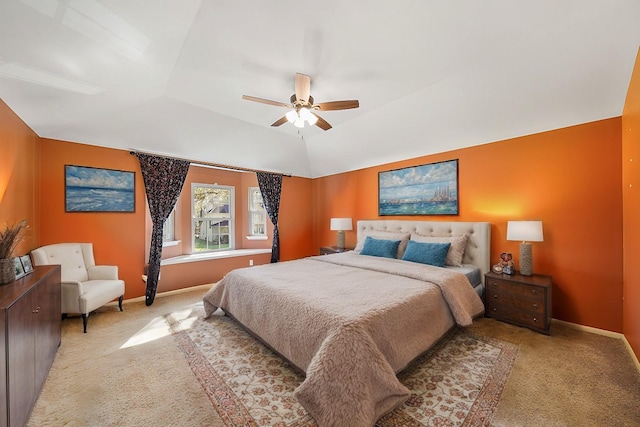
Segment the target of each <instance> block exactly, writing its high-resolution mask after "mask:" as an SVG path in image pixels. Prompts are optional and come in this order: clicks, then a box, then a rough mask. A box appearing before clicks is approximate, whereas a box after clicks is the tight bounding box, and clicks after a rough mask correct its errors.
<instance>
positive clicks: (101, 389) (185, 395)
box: [28, 290, 224, 427]
mask: <svg viewBox="0 0 640 427" xmlns="http://www.w3.org/2000/svg"><path fill="white" fill-rule="evenodd" d="M204 292H205V291H203V290H198V291H195V292H188V293H181V294H174V295H172V296H167V297H161V296H160V295H159V296H158V297H157V298H156V300H155V303H154V304H153V305H152V306H150V307H147V306H145V304H144V302H135V303H125V304H124V307H123V308H124V311H123V312H119V311H118V309H117V307H116V306H106V307H102V308H100V309H99V310H97V311H96V312H95V313H92V314H91V316H89V322H88V326H87V333H86V334H84V333H82V320H81V319H80V317H70V318H68V319H65V320H64V321H63V322H62V344H61V345H60V348H59V349H58V353H57V355H56V359H55V361H54V363H53V366H52V368H51V371H50V373H49V377H48V378H47V381H46V382H45V385H44V387H43V390H42V393H41V395H40V397H39V399H38V401H37V403H36V406H35V408H34V410H33V412H32V414H31V418H30V420H29V424H28V425H29V426H32V427H39V426H213V427H215V426H223V425H224V424H223V423H222V421H221V420H220V417H219V416H218V414H217V413H216V411H215V409H214V408H213V407H212V405H211V402H210V401H209V399H208V397H207V396H206V394H205V393H203V391H202V387H201V386H200V384H199V383H198V381H197V380H196V379H195V377H194V376H193V374H192V372H191V369H190V368H189V365H188V364H187V361H186V360H185V358H184V357H183V355H182V353H181V352H180V350H179V349H178V347H177V346H176V345H175V342H174V339H173V337H172V336H171V334H170V330H169V327H168V325H167V323H166V322H165V320H164V317H163V316H164V315H165V314H167V313H169V312H171V311H172V310H174V309H176V308H178V307H181V306H184V305H186V304H189V303H193V302H194V301H195V300H201V299H202V295H204Z"/></svg>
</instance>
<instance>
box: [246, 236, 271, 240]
mask: <svg viewBox="0 0 640 427" xmlns="http://www.w3.org/2000/svg"><path fill="white" fill-rule="evenodd" d="M245 237H246V238H247V240H267V239H268V238H269V236H245Z"/></svg>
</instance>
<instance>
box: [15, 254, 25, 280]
mask: <svg viewBox="0 0 640 427" xmlns="http://www.w3.org/2000/svg"><path fill="white" fill-rule="evenodd" d="M13 265H14V266H15V268H16V279H19V278H21V277H22V276H24V275H25V272H24V267H23V266H22V261H20V258H19V257H15V258H14V259H13Z"/></svg>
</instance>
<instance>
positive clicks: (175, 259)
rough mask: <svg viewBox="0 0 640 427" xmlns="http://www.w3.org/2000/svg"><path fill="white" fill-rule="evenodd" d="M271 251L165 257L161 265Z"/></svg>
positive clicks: (243, 250)
mask: <svg viewBox="0 0 640 427" xmlns="http://www.w3.org/2000/svg"><path fill="white" fill-rule="evenodd" d="M270 253H271V249H234V250H230V251H218V252H205V253H201V254H191V255H180V256H176V257H173V258H167V259H163V260H162V261H161V262H160V266H163V265H173V264H184V263H187V262H198V261H208V260H212V259H224V258H233V257H238V256H249V255H259V254H270Z"/></svg>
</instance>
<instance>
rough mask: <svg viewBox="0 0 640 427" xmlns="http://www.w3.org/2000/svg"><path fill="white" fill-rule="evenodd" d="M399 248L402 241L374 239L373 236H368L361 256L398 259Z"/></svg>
mask: <svg viewBox="0 0 640 427" xmlns="http://www.w3.org/2000/svg"><path fill="white" fill-rule="evenodd" d="M398 246H400V240H384V239H374V238H373V237H371V236H367V239H366V240H365V241H364V246H363V247H362V251H360V255H371V256H379V257H384V258H397V256H398Z"/></svg>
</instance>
